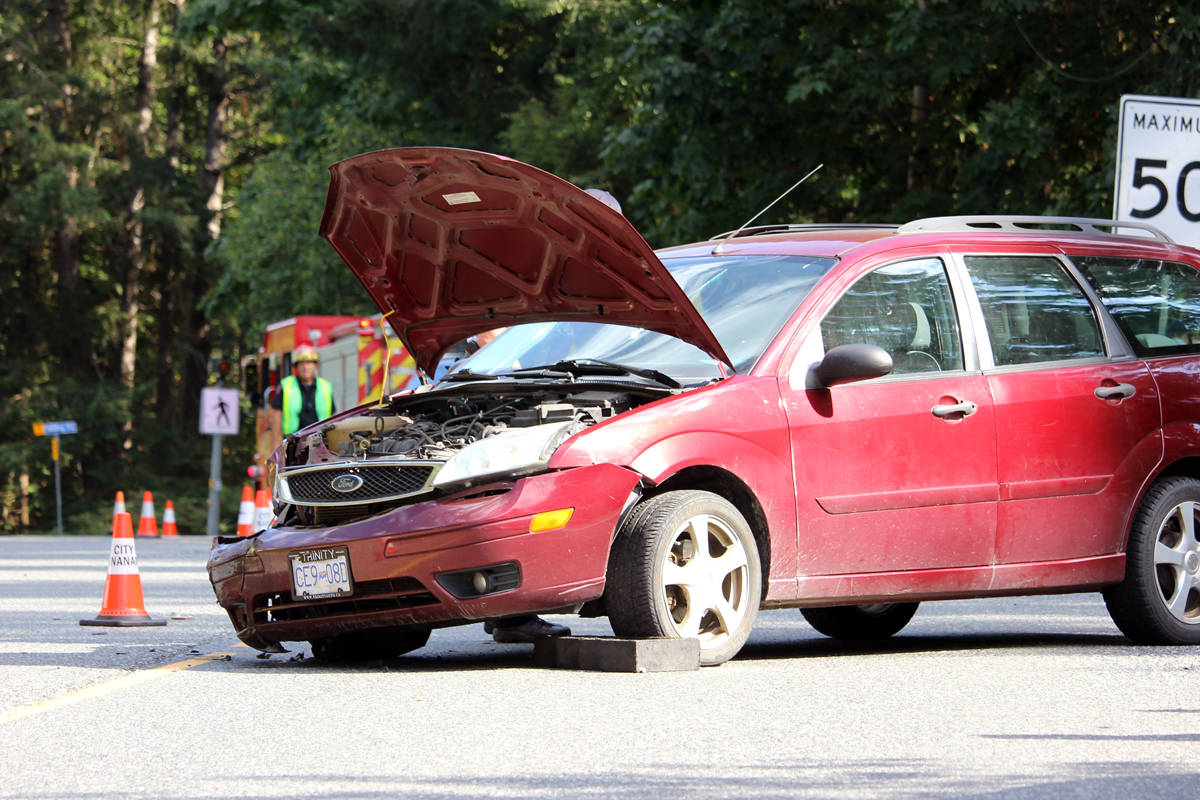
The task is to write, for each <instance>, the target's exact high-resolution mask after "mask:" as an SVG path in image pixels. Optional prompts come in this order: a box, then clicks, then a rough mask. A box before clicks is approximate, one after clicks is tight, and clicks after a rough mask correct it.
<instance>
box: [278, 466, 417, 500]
mask: <svg viewBox="0 0 1200 800" xmlns="http://www.w3.org/2000/svg"><path fill="white" fill-rule="evenodd" d="M439 466H440V464H439V463H431V462H406V463H396V462H384V463H380V462H352V463H341V464H329V465H322V466H320V467H304V468H302V469H296V470H291V471H288V472H283V473H280V475H279V492H278V494H279V497H280V499H281V500H283V501H284V502H288V503H297V504H299V505H306V506H325V505H338V506H344V505H361V504H363V503H377V502H380V501H383V500H395V499H398V498H401V497H406V496H408V495H413V494H420V493H421V492H424V491H426V490H427V489H428V488H429V483H430V481H431V480H432V479H433V475H434V473H435V472H437V468H438V467H439ZM346 475H353V476H355V477H356V478H359V479H361V481H362V483H361V484H360V485H359V486H358V487H357V488H355V489H353V490H351V491H348V492H346V491H337V490H336V489H334V488H333V483H334V481H335V480H337V479H338V478H341V477H343V476H346Z"/></svg>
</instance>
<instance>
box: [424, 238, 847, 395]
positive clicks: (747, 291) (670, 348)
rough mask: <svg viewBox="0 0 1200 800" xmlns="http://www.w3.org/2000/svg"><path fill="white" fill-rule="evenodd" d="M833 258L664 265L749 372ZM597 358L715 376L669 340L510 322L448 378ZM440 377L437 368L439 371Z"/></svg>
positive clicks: (699, 357)
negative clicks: (462, 373) (465, 372)
mask: <svg viewBox="0 0 1200 800" xmlns="http://www.w3.org/2000/svg"><path fill="white" fill-rule="evenodd" d="M834 262H835V259H832V258H815V257H812V256H720V257H716V256H706V257H702V258H670V259H664V260H663V264H664V265H665V266H666V267H667V270H668V271H670V273H671V275H672V277H674V278H675V280H676V282H678V283H679V285H680V287H682V289H683V291H684V292H685V293H686V294H687V296H688V298H689V299H690V300H691V301H692V304H693V305H694V306H695V307H696V310H697V311H699V312H700V316H702V317H703V318H704V321H705V322H706V323H708V326H709V327H710V328H711V329H712V332H713V334H714V335H716V337H717V341H719V342H720V343H721V346H722V347H723V348H724V349H725V352H726V353H728V354H729V357H730V358H731V359H733V366H734V369H735V370H736V371H738V372H747V371H749V370H750V369H751V368H752V367H753V366H754V364H755V362H756V361H758V359H759V357H760V356H762V354H763V351H764V350H766V348H767V345H768V344H769V343H770V341H771V340H772V339H773V338H774V337H775V335H776V334H777V333H778V332H779V329H780V327H782V325H783V323H784V322H786V321H787V319H788V317H790V316H791V314H792V312H794V311H795V310H796V307H797V306H798V305H799V304H800V301H801V300H803V299H804V297H805V296H806V295H807V294H808V293H809V291H810V290H811V289H812V287H813V286H814V285H815V284H816V282H817V281H818V280H819V279H820V278H821V276H823V275H824V274H825V273H826V272H828V271H829V268H830V267H832V266H833V264H834ZM580 360H600V361H607V362H614V363H617V364H621V365H623V366H626V367H631V368H636V369H643V370H645V369H653V370H658V371H659V372H662V373H665V374H667V375H669V376H671V377H672V378H674V379H675V380H677V381H679V382H680V383H682V384H685V385H686V384H696V383H703V382H705V381H708V380H710V379H712V378H714V377H718V376H719V375H720V374H721V371H720V368H719V367H718V366H717V362H716V359H714V358H713V357H712V356H709V355H708V354H707V353H705V352H704V351H702V350H700V349H699V348H697V347H696V346H694V345H691V344H688V343H687V342H684V341H682V340H680V339H676V338H674V337H673V336H667V335H666V334H662V333H656V332H654V331H649V330H645V329H643V328H633V327H628V326H623V325H607V324H604V323H599V322H538V323H531V324H526V325H515V326H513V327H511V328H509V329H508V330H506V331H505V332H504V333H502V334H501V335H500V336H499V337H497V338H496V339H495V340H494V341H492V342H491V344H489V345H488V346H487V347H486V348H483V349H481V350H479V351H478V352H477V353H476V354H475V355H473V356H471V357H470V358H467V359H463V360H461V361H458V362H457V363H455V364H454V365H453V367H452V368H451V373H450V374H453V372H456V371H459V370H462V369H464V368H466V369H469V370H470V371H471V372H472V373H477V374H488V375H498V374H502V373H506V372H512V371H514V370H519V369H529V368H530V367H541V366H549V365H553V364H557V363H559V362H563V361H580ZM439 372H441V370H440V369H439Z"/></svg>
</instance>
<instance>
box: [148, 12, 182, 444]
mask: <svg viewBox="0 0 1200 800" xmlns="http://www.w3.org/2000/svg"><path fill="white" fill-rule="evenodd" d="M173 5H174V6H175V15H174V20H173V22H172V36H171V39H172V41H173V42H176V44H175V45H173V46H172V47H171V48H170V49H169V50H168V51H167V59H166V60H167V70H168V76H169V77H168V78H167V87H168V88H167V92H168V96H167V137H166V146H165V151H166V156H167V165H168V166H169V167H170V168H171V173H170V175H171V177H170V184H171V185H170V189H171V194H172V195H173V194H174V190H175V187H176V186H177V184H178V182H179V180H178V179H179V158H180V153H181V152H182V149H183V145H182V137H183V131H182V125H181V123H180V109H181V108H182V106H183V98H184V93H185V92H186V91H187V90H186V88H185V87H184V86H181V85H180V83H179V62H180V52H179V46H178V44H177V42H178V30H179V18H180V17H181V16H182V15H183V10H184V0H175V2H174V4H173ZM158 263H159V270H160V272H161V274H162V277H161V280H160V281H159V284H160V289H159V291H160V292H161V294H160V295H159V307H158V384H157V386H156V387H155V400H154V415H155V418H156V419H157V420H158V423H159V425H160V426H171V425H174V423H175V422H176V421H177V419H178V416H177V411H178V409H176V407H175V387H176V381H175V370H176V366H177V365H176V354H177V352H178V349H179V348H178V346H177V341H178V339H177V336H179V335H180V334H181V332H182V328H183V327H184V326H182V325H180V324H178V321H177V320H176V319H175V314H176V309H178V308H186V307H189V303H188V301H187V299H186V298H181V297H180V296H179V291H178V289H177V288H176V279H177V278H178V277H179V276H181V275H187V265H185V264H184V262H183V257H182V256H181V254H180V252H179V248H178V243H177V241H176V238H175V235H169V236H167V237H166V238H165V239H164V240H163V241H162V242H161V250H160V252H159V258H158Z"/></svg>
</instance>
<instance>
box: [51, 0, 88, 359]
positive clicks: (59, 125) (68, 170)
mask: <svg viewBox="0 0 1200 800" xmlns="http://www.w3.org/2000/svg"><path fill="white" fill-rule="evenodd" d="M46 33H47V35H48V36H49V39H50V42H51V44H53V46H54V48H55V50H56V53H55V56H56V58H55V61H56V63H55V65H54V66H55V71H56V73H57V78H58V92H59V98H58V102H57V103H56V104H54V105H53V108H52V111H51V114H52V118H53V119H54V125H55V129H56V130H55V135H56V137H57V138H58V140H59V141H61V142H69V141H70V140H71V138H72V133H71V120H72V113H71V110H72V101H71V94H72V91H73V89H72V87H71V84H70V81H69V80H68V79H67V75H68V73H69V72H70V69H71V60H72V46H71V26H70V14H69V9H68V8H67V0H50V1H49V2H48V3H47V4H46ZM61 167H62V170H63V175H64V177H65V179H66V193H67V194H71V193H74V192H75V190H76V189H77V188H78V186H79V165H78V164H75V163H72V162H69V161H67V162H65V163H63V164H61ZM57 226H58V227H57V229H56V230H55V231H54V235H53V239H52V242H51V257H52V261H53V263H54V273H55V276H56V278H57V289H58V317H59V319H63V320H71V321H72V324H71V325H68V326H65V327H64V329H61V330H60V331H59V332H58V336H57V337H56V339H57V341H58V343H59V346H60V348H61V351H60V356H61V363H63V365H64V366H66V367H67V368H68V371H69V372H70V373H72V374H74V375H76V376H82V375H83V374H85V372H86V370H87V364H88V354H87V352H86V348H85V341H84V339H83V336H82V335H81V333H80V331H81V330H82V328H83V326H82V325H77V324H74V323H75V322H76V321H77V320H78V318H79V311H80V291H81V288H82V283H83V281H82V274H81V272H80V251H79V223H78V221H77V220H76V219H75V217H74V216H72V215H71V214H68V213H64V214H62V215H61V218H60V219H59V220H58V221H57Z"/></svg>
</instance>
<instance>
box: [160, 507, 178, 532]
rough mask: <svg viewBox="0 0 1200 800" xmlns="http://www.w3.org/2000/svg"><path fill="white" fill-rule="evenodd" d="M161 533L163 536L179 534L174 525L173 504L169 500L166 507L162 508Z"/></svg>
mask: <svg viewBox="0 0 1200 800" xmlns="http://www.w3.org/2000/svg"><path fill="white" fill-rule="evenodd" d="M162 535H163V536H164V537H166V536H178V535H179V528H178V527H176V525H175V504H174V503H172V502H171V501H170V500H168V501H167V507H166V508H165V509H163V528H162Z"/></svg>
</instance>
